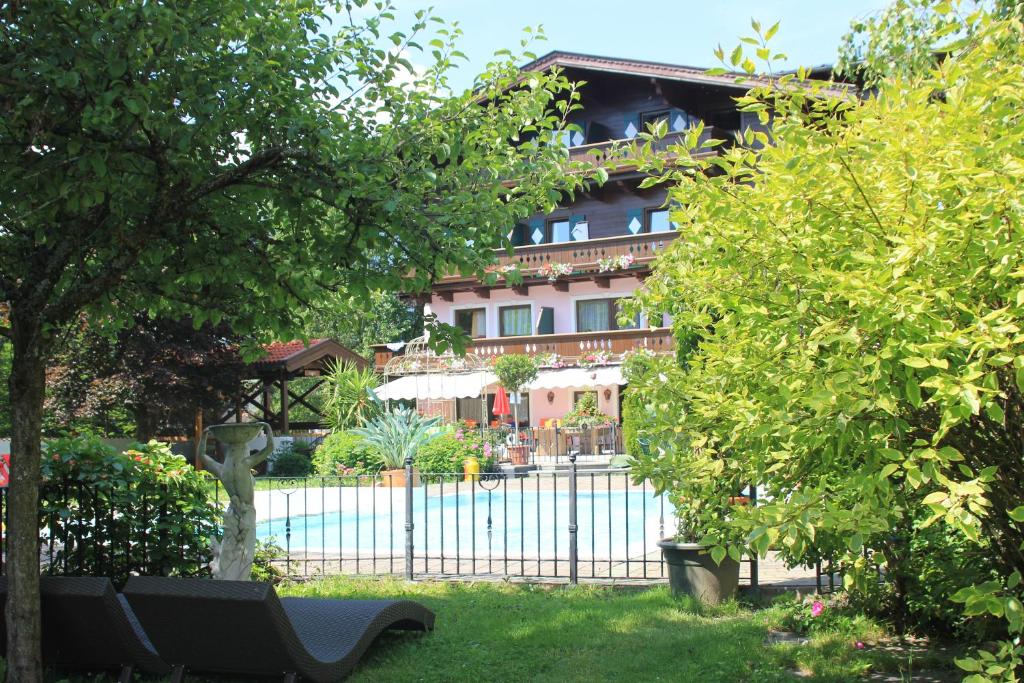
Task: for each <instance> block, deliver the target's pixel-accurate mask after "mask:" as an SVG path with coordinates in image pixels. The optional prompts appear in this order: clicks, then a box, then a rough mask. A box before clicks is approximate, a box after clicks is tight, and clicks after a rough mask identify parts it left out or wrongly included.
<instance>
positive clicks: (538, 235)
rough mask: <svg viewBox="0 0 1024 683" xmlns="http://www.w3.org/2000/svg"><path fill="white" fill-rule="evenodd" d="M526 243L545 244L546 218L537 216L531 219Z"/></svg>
mask: <svg viewBox="0 0 1024 683" xmlns="http://www.w3.org/2000/svg"><path fill="white" fill-rule="evenodd" d="M526 237H527V240H526V244H543V243H544V241H545V240H544V219H542V218H535V219H533V220H532V221H530V224H529V232H528V233H527V235H526Z"/></svg>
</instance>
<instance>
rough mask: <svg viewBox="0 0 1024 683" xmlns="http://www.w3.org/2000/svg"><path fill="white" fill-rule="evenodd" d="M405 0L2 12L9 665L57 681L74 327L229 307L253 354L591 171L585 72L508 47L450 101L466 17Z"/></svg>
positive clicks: (479, 254) (224, 314) (468, 264)
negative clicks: (48, 520) (584, 138)
mask: <svg viewBox="0 0 1024 683" xmlns="http://www.w3.org/2000/svg"><path fill="white" fill-rule="evenodd" d="M390 9H391V8H390V3H389V2H387V0H381V1H379V2H373V3H372V4H371V3H370V2H369V0H347V1H345V2H342V1H340V0H338V1H333V2H332V1H330V0H284V1H280V0H195V1H193V2H168V3H159V2H148V1H143V0H129V1H126V2H117V3H105V2H94V1H93V0H69V1H68V2H24V3H3V4H0V113H2V115H0V302H3V311H4V313H5V314H8V313H9V315H5V319H4V320H3V321H0V335H3V336H6V337H9V338H10V340H11V342H12V343H11V347H12V353H13V356H12V363H11V374H10V379H9V382H8V385H9V391H10V395H11V399H12V400H11V409H12V410H11V413H12V468H11V487H10V496H11V497H10V508H9V509H10V511H11V517H10V523H9V525H8V527H7V530H8V539H9V541H10V543H9V546H8V550H9V553H8V557H7V560H8V562H7V568H8V570H9V576H10V580H11V582H10V593H9V600H8V609H7V617H8V621H9V625H10V628H8V630H7V632H8V641H9V642H8V648H7V654H8V677H9V679H10V680H18V681H24V682H32V681H37V680H40V677H41V665H40V658H39V638H40V619H39V599H38V573H39V568H38V560H39V558H38V552H37V537H36V536H37V529H36V525H35V515H36V508H37V507H38V483H39V458H40V445H39V438H40V433H41V423H42V412H43V398H44V387H45V374H44V373H45V367H46V364H47V362H48V361H49V357H50V355H51V353H52V351H53V341H54V339H55V338H56V337H57V336H58V335H59V334H60V333H61V332H62V331H63V330H64V329H65V328H66V326H67V325H69V324H71V323H73V322H74V321H75V320H77V319H78V318H79V317H80V316H81V315H82V314H83V313H84V314H86V315H87V316H88V317H89V318H90V319H92V320H104V322H106V323H110V324H117V323H124V322H127V321H129V320H131V317H132V316H133V315H135V314H136V313H138V312H145V313H148V314H149V315H150V316H151V317H154V318H170V319H176V318H179V319H180V318H182V317H184V316H189V317H190V318H191V319H192V320H193V322H194V323H195V324H196V325H202V324H203V323H206V322H212V323H213V324H218V323H220V322H222V321H223V322H227V323H229V324H230V327H231V329H232V330H233V332H234V333H235V334H238V335H241V336H243V337H246V338H248V339H250V340H251V341H252V343H253V344H254V345H255V344H257V343H259V342H261V341H270V340H272V339H273V338H285V339H287V338H291V337H292V335H293V333H294V332H296V331H298V329H299V327H300V321H301V317H302V316H301V313H300V311H299V309H300V307H301V306H302V305H304V304H306V303H308V302H310V301H313V300H315V299H316V298H317V297H319V296H321V295H323V293H324V292H330V291H344V292H345V293H347V294H348V295H349V296H352V297H356V298H363V297H366V296H367V295H368V293H369V292H371V291H376V290H397V289H399V288H401V289H404V290H405V291H411V292H416V291H422V290H424V289H426V288H427V287H428V286H429V285H430V283H431V282H432V280H433V279H434V278H435V277H436V276H438V275H440V274H446V273H448V272H450V271H453V270H459V271H463V272H466V273H479V274H483V271H484V267H485V266H486V265H488V264H490V262H491V261H493V259H494V255H493V252H492V251H491V249H492V248H494V247H498V246H501V245H502V244H503V243H506V242H507V238H506V237H505V235H506V234H507V231H508V227H509V226H511V225H514V224H515V222H516V221H517V220H521V219H523V218H525V217H526V216H528V215H530V214H531V213H534V212H535V211H537V210H538V209H546V208H548V207H551V206H553V205H554V204H555V203H557V202H558V201H559V200H560V199H561V198H562V197H563V196H564V195H565V194H570V195H571V193H572V192H573V191H574V190H575V189H576V188H577V187H579V186H580V185H581V184H582V183H583V182H585V181H586V179H587V177H588V173H587V172H586V170H585V168H584V167H583V166H582V165H578V164H573V163H570V162H569V160H568V158H567V153H566V151H565V150H564V149H562V148H560V147H559V146H558V145H557V144H553V143H552V142H551V141H552V135H551V134H550V132H551V131H552V130H555V129H558V128H561V127H564V125H565V123H564V121H565V115H566V114H567V113H568V112H569V111H570V110H571V109H572V108H573V107H575V106H576V101H577V99H578V95H577V93H576V91H575V89H574V86H573V85H572V84H570V83H569V82H568V81H567V80H566V79H565V78H563V77H562V76H561V75H560V74H558V73H529V74H521V73H520V72H519V71H518V69H517V68H516V61H517V59H518V58H517V57H516V56H515V55H513V54H512V53H510V52H505V53H503V54H502V55H500V56H499V57H497V58H496V59H495V61H493V62H492V63H490V64H489V65H488V66H487V68H486V70H485V72H484V73H483V74H481V75H480V76H479V77H478V78H477V80H476V82H475V84H474V88H473V89H470V90H467V91H465V92H462V93H452V92H451V90H450V88H449V87H448V80H447V74H448V72H449V71H450V69H451V68H452V67H453V66H454V65H455V64H456V63H457V62H458V61H459V60H460V59H461V58H462V55H461V53H459V52H458V49H457V47H456V45H457V42H458V39H459V37H460V31H459V30H458V29H457V27H450V26H447V25H445V24H443V23H435V22H433V20H432V19H431V18H430V17H429V16H428V15H427V14H426V13H423V12H420V13H418V14H417V17H416V24H415V26H413V28H412V30H411V31H410V32H403V31H400V30H397V29H396V28H395V26H394V23H393V18H392V15H391V11H390ZM417 41H422V42H423V45H422V46H421V45H420V43H418V42H417ZM526 46H527V44H524V45H523V47H524V50H525V48H526ZM528 54H529V53H528V52H524V54H523V56H528ZM412 59H417V60H418V59H422V60H424V61H425V62H426V64H423V65H420V66H417V65H416V64H414V63H413V62H412V61H411V60H412ZM576 171H578V172H576ZM508 181H512V182H508ZM433 338H434V339H437V340H439V341H440V342H441V343H443V342H444V339H445V334H438V335H435V336H434V337H433ZM15 625H17V626H16V627H15Z"/></svg>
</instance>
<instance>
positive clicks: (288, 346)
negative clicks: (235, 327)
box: [256, 339, 329, 363]
mask: <svg viewBox="0 0 1024 683" xmlns="http://www.w3.org/2000/svg"><path fill="white" fill-rule="evenodd" d="M325 341H329V340H327V339H310V340H309V345H308V346H307V345H306V343H305V342H304V341H302V340H301V339H293V340H292V341H288V342H274V343H273V344H267V345H266V346H265V347H264V348H265V349H266V350H267V355H265V356H263V358H260V359H259V360H257V361H256V363H281V362H283V361H286V360H288V359H289V358H291V357H292V356H294V355H295V354H297V353H300V352H302V351H305V350H306V349H310V348H312V347H314V346H317V345H318V344H322V343H324V342H325Z"/></svg>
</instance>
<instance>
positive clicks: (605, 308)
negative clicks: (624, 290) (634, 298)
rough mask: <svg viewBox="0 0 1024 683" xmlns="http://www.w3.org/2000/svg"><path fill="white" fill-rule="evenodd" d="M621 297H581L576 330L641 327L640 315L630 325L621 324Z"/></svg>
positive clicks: (578, 302)
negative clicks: (619, 319)
mask: <svg viewBox="0 0 1024 683" xmlns="http://www.w3.org/2000/svg"><path fill="white" fill-rule="evenodd" d="M620 301H621V299H581V300H579V301H577V302H576V331H577V332H604V331H607V330H622V329H633V328H635V327H639V326H640V325H639V323H640V320H639V316H637V319H635V320H632V321H630V323H629V324H628V325H620V324H619V321H618V317H619V313H620V310H619V304H620Z"/></svg>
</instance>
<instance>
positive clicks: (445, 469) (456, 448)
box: [414, 427, 496, 481]
mask: <svg viewBox="0 0 1024 683" xmlns="http://www.w3.org/2000/svg"><path fill="white" fill-rule="evenodd" d="M495 455H496V454H495V452H494V446H493V444H491V443H490V442H488V441H484V439H483V438H482V437H481V436H480V432H479V431H475V430H467V429H464V428H462V427H456V428H455V431H453V432H450V433H448V434H444V435H442V436H439V437H437V438H436V439H434V440H433V441H431V442H430V443H428V444H426V445H425V446H423V447H421V448H420V449H419V451H417V453H416V458H415V461H414V462H415V465H416V468H417V469H418V470H419V471H420V473H421V475H422V476H423V478H424V480H426V481H432V480H437V479H441V478H442V477H437V476H430V475H444V474H453V473H459V472H462V466H463V464H464V463H465V462H466V459H467V458H477V459H478V460H479V461H480V471H482V472H487V471H489V470H491V469H493V467H494V464H495V462H496V458H495Z"/></svg>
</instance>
